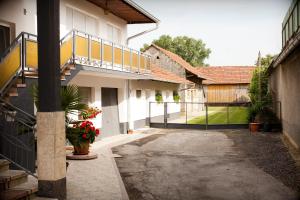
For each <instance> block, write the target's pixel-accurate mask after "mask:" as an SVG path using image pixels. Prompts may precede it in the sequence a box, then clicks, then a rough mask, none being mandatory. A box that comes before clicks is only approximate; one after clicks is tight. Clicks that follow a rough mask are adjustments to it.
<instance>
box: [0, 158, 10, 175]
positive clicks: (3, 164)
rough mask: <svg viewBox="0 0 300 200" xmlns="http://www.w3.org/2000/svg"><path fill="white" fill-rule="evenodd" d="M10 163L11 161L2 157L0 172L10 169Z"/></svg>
mask: <svg viewBox="0 0 300 200" xmlns="http://www.w3.org/2000/svg"><path fill="white" fill-rule="evenodd" d="M9 164H10V162H9V161H8V160H5V159H0V172H3V171H6V170H9Z"/></svg>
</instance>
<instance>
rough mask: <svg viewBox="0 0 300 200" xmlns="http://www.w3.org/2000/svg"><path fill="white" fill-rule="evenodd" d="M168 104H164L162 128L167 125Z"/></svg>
mask: <svg viewBox="0 0 300 200" xmlns="http://www.w3.org/2000/svg"><path fill="white" fill-rule="evenodd" d="M167 109H168V104H167V102H164V127H165V128H167V123H168V110H167Z"/></svg>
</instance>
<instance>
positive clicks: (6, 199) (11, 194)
mask: <svg viewBox="0 0 300 200" xmlns="http://www.w3.org/2000/svg"><path fill="white" fill-rule="evenodd" d="M27 197H28V194H27V192H26V191H22V190H17V191H14V190H6V191H0V199H3V200H18V199H28V198H27Z"/></svg>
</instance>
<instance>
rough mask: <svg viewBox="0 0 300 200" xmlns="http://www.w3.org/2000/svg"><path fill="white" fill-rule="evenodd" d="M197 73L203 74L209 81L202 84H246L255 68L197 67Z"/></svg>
mask: <svg viewBox="0 0 300 200" xmlns="http://www.w3.org/2000/svg"><path fill="white" fill-rule="evenodd" d="M196 69H197V71H199V72H200V73H202V74H205V75H206V76H208V77H209V78H210V80H204V81H203V84H206V85H209V84H248V83H250V82H251V79H252V73H253V71H254V69H255V66H213V67H197V68H196Z"/></svg>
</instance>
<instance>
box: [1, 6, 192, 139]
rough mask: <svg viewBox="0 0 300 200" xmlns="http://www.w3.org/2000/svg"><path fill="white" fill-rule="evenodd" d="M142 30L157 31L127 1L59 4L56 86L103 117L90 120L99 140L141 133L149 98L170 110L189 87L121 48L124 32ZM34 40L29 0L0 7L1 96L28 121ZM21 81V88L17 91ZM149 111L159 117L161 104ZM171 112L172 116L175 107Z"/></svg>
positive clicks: (176, 109)
mask: <svg viewBox="0 0 300 200" xmlns="http://www.w3.org/2000/svg"><path fill="white" fill-rule="evenodd" d="M140 23H153V24H154V25H155V24H156V25H157V24H158V23H159V20H158V19H156V18H155V17H153V16H152V15H151V14H149V13H148V12H147V11H145V10H144V9H142V8H141V7H140V6H138V5H137V4H136V3H134V2H133V1H131V0H118V1H104V0H61V1H60V36H61V38H62V40H61V76H62V84H63V85H66V84H75V85H78V86H79V87H80V93H81V94H82V95H83V96H84V97H86V99H85V101H86V102H87V103H88V104H90V105H93V106H97V107H98V108H100V109H101V110H102V111H103V112H102V114H101V115H99V116H98V117H97V118H96V119H95V120H94V123H95V124H96V126H97V127H99V128H101V129H102V137H105V136H110V135H115V134H120V133H126V131H127V130H129V129H136V128H141V127H144V126H145V125H147V122H148V117H149V102H151V101H153V102H155V94H156V93H157V92H159V93H161V94H162V96H163V99H164V101H170V102H173V101H174V100H173V98H172V94H173V93H174V91H177V90H178V88H179V86H180V84H181V83H185V82H187V81H186V80H185V78H184V77H180V76H178V75H176V74H173V75H172V76H165V74H164V73H161V71H159V72H157V71H152V70H151V64H150V62H151V59H150V55H147V54H146V53H141V52H139V51H136V50H133V49H130V48H128V47H127V46H126V43H127V39H128V35H127V25H128V24H140ZM141 31H144V30H141ZM36 34H37V19H36V1H35V0H14V1H11V0H2V1H1V2H0V54H1V55H3V56H2V57H1V62H0V74H1V79H0V94H1V97H2V98H4V97H7V96H9V98H7V99H9V100H10V101H11V102H12V103H13V104H14V105H16V106H17V107H19V108H21V109H23V110H24V111H26V112H28V113H31V114H34V112H35V108H34V105H33V100H32V97H31V94H30V85H31V84H33V83H36V82H37V79H36V78H37V69H38V66H37V42H36V38H37V37H36ZM162 74H163V75H162ZM22 78H24V79H25V82H22V83H23V84H15V83H17V82H18V81H20V80H22ZM18 83H19V82H18ZM24 83H25V84H24ZM14 86H15V87H14ZM155 106H156V108H154V110H155V112H154V113H152V116H158V117H159V116H160V115H163V109H162V104H157V105H155ZM170 109H171V110H170V111H169V112H170V113H176V112H179V110H180V107H179V106H173V107H172V108H170Z"/></svg>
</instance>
